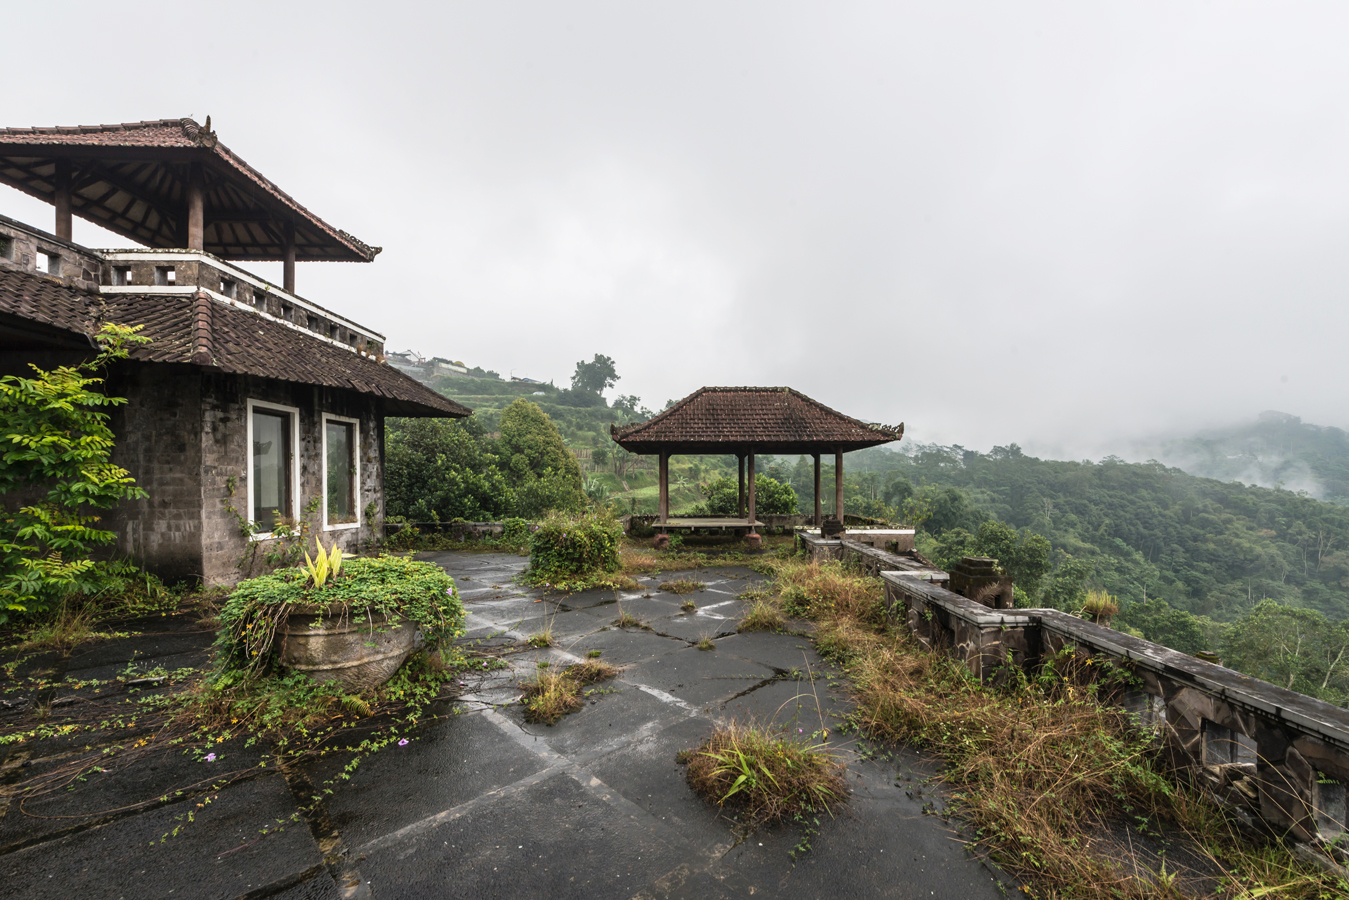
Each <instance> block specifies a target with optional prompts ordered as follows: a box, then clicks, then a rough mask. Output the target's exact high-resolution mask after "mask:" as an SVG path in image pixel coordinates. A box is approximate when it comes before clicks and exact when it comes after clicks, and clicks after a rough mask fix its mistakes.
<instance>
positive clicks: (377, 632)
mask: <svg viewBox="0 0 1349 900" xmlns="http://www.w3.org/2000/svg"><path fill="white" fill-rule="evenodd" d="M280 637H281V664H282V665H284V666H286V667H287V668H291V669H295V670H296V671H298V672H304V673H306V674H308V675H309V676H310V677H311V678H313V679H315V680H316V681H337V682H341V684H342V686H343V687H344V688H345V689H346V690H348V691H351V692H353V693H356V692H359V691H365V690H369V689H370V688H375V687H379V686H380V685H381V684H383V683H384V682H386V681H388V680H389V679H390V678H392V677H393V673H394V672H396V671H398V667H399V666H401V665H402V664H403V663H404V662H405V661H406V660H407V658H408V657H409V656H411V655H412V651H413V649H414V648H415V646H416V642H417V626H416V624H415V623H412V622H405V623H404V624H402V625H399V626H397V627H393V626H391V625H390V624H389V619H388V617H387V616H376V617H374V618H373V619H367V618H364V617H362V618H359V619H357V618H355V617H353V616H352V615H351V613H350V612H349V611H347V610H346V609H345V608H344V607H342V606H340V605H337V606H330V607H317V606H310V607H299V608H298V609H296V610H295V611H294V612H292V613H291V614H290V616H289V617H288V619H287V620H286V625H285V627H284V629H282V634H281V636H280Z"/></svg>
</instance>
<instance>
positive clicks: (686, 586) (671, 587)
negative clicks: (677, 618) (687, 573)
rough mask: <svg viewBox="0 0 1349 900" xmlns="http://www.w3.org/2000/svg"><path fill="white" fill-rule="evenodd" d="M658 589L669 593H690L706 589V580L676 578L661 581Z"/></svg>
mask: <svg viewBox="0 0 1349 900" xmlns="http://www.w3.org/2000/svg"><path fill="white" fill-rule="evenodd" d="M660 589H661V590H662V591H666V592H667V593H671V594H681V595H682V594H692V593H693V592H694V591H703V590H706V589H707V582H705V581H696V580H694V579H692V578H677V579H673V580H671V581H667V582H665V583H663V584H662V585H661V586H660Z"/></svg>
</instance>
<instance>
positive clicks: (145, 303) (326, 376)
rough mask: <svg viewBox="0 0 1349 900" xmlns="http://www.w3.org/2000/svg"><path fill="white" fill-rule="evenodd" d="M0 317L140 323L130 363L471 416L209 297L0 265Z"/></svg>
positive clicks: (77, 325)
mask: <svg viewBox="0 0 1349 900" xmlns="http://www.w3.org/2000/svg"><path fill="white" fill-rule="evenodd" d="M0 313H9V314H11V315H16V316H20V317H22V318H25V319H30V320H34V321H39V322H43V323H45V324H48V325H54V326H56V327H59V328H63V329H65V330H67V331H72V332H76V333H78V334H83V335H92V334H94V333H95V332H96V331H97V329H98V327H99V325H100V323H102V322H116V323H118V324H121V325H141V326H144V327H143V329H142V331H141V332H140V333H141V334H142V335H144V336H145V337H148V338H150V340H151V342H150V343H149V344H147V345H145V346H143V347H138V348H137V349H135V350H134V351H132V354H131V356H132V358H133V359H139V360H143V361H146V362H163V363H192V364H196V365H200V366H206V367H210V368H215V369H219V370H221V371H224V372H232V373H236V374H239V375H256V376H259V377H263V378H275V379H277V380H279V381H291V382H298V383H300V384H313V385H320V386H324V387H333V388H342V389H345V390H350V391H356V392H358V393H361V394H367V395H373V396H378V397H383V398H385V401H386V403H385V411H386V412H387V413H389V414H390V415H402V416H444V417H456V418H457V417H463V416H467V415H470V414H471V412H472V411H471V410H469V409H467V408H465V407H463V406H461V405H459V404H458V403H455V402H454V401H453V400H450V399H448V398H447V397H442V396H441V395H440V394H437V393H436V392H435V391H433V390H431V389H430V388H428V387H426V386H425V385H424V384H422V383H421V382H419V381H417V380H416V379H413V378H410V377H408V376H407V375H405V374H403V373H402V372H400V371H398V370H397V369H395V368H394V367H393V366H388V365H384V364H383V363H380V362H376V361H375V360H374V359H371V358H369V357H367V356H361V355H359V354H357V353H355V352H353V351H351V350H347V349H345V348H343V347H339V346H336V345H333V344H330V343H328V342H327V341H324V340H322V339H320V338H318V337H315V336H312V335H309V334H306V333H305V332H303V331H301V330H299V329H297V328H292V327H290V326H288V325H286V324H284V323H281V322H277V321H275V320H272V319H267V318H263V317H262V316H261V315H259V314H257V313H255V312H253V311H251V310H247V309H241V308H239V307H235V306H230V305H227V304H225V303H221V302H220V301H217V300H213V299H212V298H211V297H210V295H209V294H206V293H204V292H199V293H197V294H196V295H186V296H165V295H148V296H147V295H142V294H116V295H112V296H98V295H90V294H85V293H83V292H81V291H78V290H75V289H72V288H69V287H65V286H64V285H62V284H60V283H59V282H57V281H55V280H54V279H50V278H45V277H43V276H41V275H37V274H33V273H31V272H22V271H17V270H14V269H7V268H0Z"/></svg>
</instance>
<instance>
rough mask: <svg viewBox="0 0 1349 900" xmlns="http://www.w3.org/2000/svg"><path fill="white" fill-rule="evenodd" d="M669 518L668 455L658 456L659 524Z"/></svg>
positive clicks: (662, 453) (664, 453) (663, 453)
mask: <svg viewBox="0 0 1349 900" xmlns="http://www.w3.org/2000/svg"><path fill="white" fill-rule="evenodd" d="M669 518H670V454H669V453H666V452H664V451H662V452H661V454H660V524H662V525H664V524H665V523H666V522H667V521H668V520H669Z"/></svg>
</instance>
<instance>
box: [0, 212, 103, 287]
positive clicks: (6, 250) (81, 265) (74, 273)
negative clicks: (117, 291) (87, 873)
mask: <svg viewBox="0 0 1349 900" xmlns="http://www.w3.org/2000/svg"><path fill="white" fill-rule="evenodd" d="M52 258H55V259H57V260H59V261H58V262H56V263H55V271H49V266H51V265H52V263H51V262H49V260H51V259H52ZM0 266H4V267H6V268H12V269H19V270H21V271H24V272H40V273H43V274H47V275H50V276H51V277H53V278H57V279H59V280H60V281H62V282H63V283H65V284H68V285H70V286H71V287H76V288H81V289H83V290H86V291H97V290H98V284H99V275H100V266H101V259H100V258H99V256H98V254H96V253H94V252H93V251H91V250H86V249H85V248H84V247H81V246H79V245H78V244H72V243H71V242H70V241H64V240H62V239H61V238H58V237H57V236H56V235H54V234H48V233H47V232H45V231H41V230H39V229H36V228H31V227H29V226H27V225H24V224H22V223H20V222H16V221H14V220H13V219H9V218H6V217H4V216H0Z"/></svg>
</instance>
